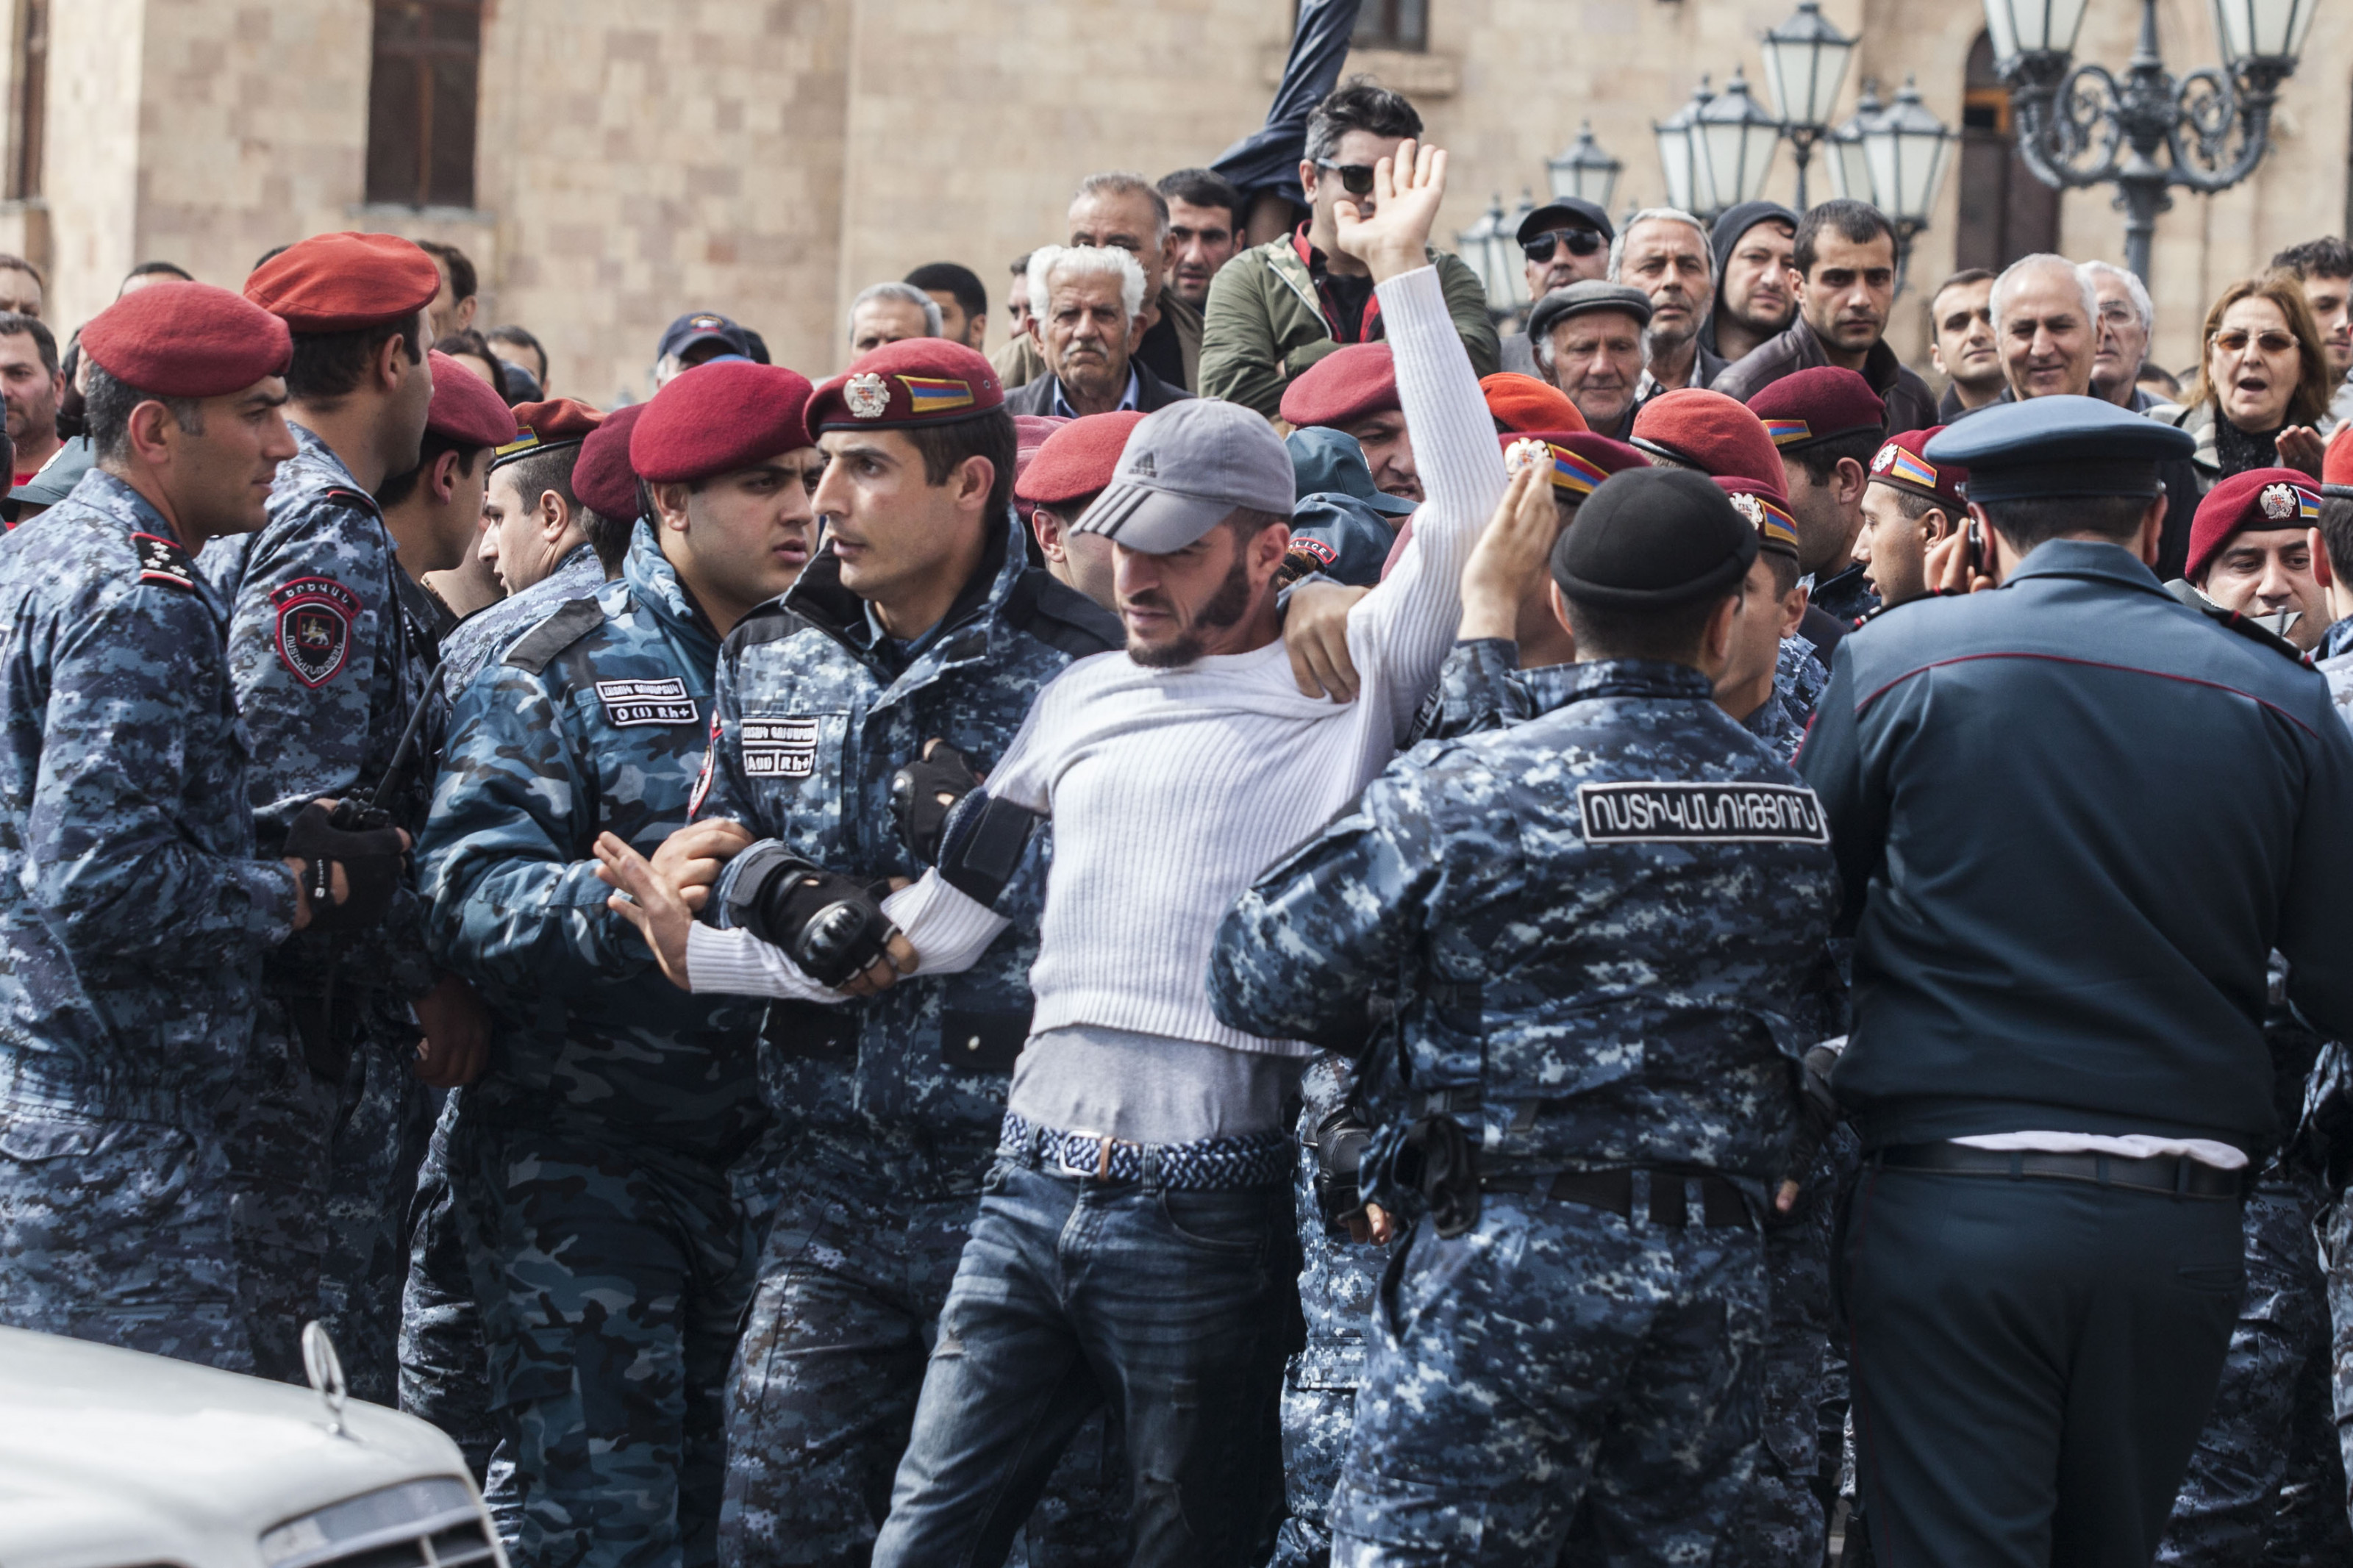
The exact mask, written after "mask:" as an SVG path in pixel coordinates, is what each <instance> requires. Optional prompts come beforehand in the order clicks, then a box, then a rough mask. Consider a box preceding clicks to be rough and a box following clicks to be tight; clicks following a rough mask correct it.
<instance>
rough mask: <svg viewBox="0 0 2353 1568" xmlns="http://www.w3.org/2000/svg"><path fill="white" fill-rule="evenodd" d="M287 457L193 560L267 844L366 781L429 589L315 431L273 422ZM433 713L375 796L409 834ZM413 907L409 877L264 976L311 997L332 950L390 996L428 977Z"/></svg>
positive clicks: (420, 655) (356, 976) (407, 679)
mask: <svg viewBox="0 0 2353 1568" xmlns="http://www.w3.org/2000/svg"><path fill="white" fill-rule="evenodd" d="M288 428H290V429H291V430H292V431H293V433H294V440H295V445H296V447H298V450H297V451H296V453H295V455H294V456H293V457H292V458H289V459H288V460H287V461H286V462H285V463H284V464H282V465H280V468H279V470H278V482H277V484H276V485H274V486H273V487H271V489H270V492H269V521H268V522H267V523H266V524H264V525H263V527H262V529H261V531H259V533H251V534H241V535H238V536H236V537H234V538H230V539H222V540H216V541H215V542H213V543H211V544H209V545H207V546H206V549H205V552H204V554H203V557H202V559H201V561H200V562H199V564H200V565H201V566H202V567H203V569H204V571H205V573H206V575H207V576H209V577H210V578H211V579H212V581H213V584H214V586H215V587H216V588H217V589H219V590H220V592H221V594H222V595H223V596H224V597H226V598H227V599H228V600H229V602H230V605H231V610H232V613H231V618H230V621H229V634H228V663H229V678H230V679H231V680H232V681H233V682H234V684H235V686H236V688H237V712H238V714H239V715H240V716H241V717H242V718H243V719H244V721H245V725H246V729H247V731H248V733H249V734H250V735H251V737H252V740H253V751H254V756H255V757H256V758H257V759H258V760H257V763H256V765H255V766H254V768H253V769H252V772H251V775H250V776H251V784H252V800H253V812H254V816H255V818H256V824H255V826H256V829H257V832H258V835H259V840H260V845H261V849H262V852H263V853H264V854H269V855H274V854H276V853H277V850H278V846H279V845H280V844H281V843H282V842H284V840H285V837H286V829H287V826H288V825H289V824H290V823H291V822H292V821H293V819H294V816H295V814H296V813H298V812H300V811H301V809H302V808H303V807H304V806H305V805H309V804H310V803H311V801H313V800H317V799H319V798H320V797H322V796H333V797H336V798H343V797H346V796H351V795H354V794H356V795H361V796H365V795H369V794H372V793H373V792H374V791H375V789H376V787H377V785H378V784H379V783H380V782H381V781H382V780H383V779H384V777H385V773H386V772H387V771H388V770H389V768H390V765H391V763H392V761H393V753H394V752H395V751H396V750H397V749H398V747H399V745H400V739H401V734H402V731H404V730H406V727H407V724H408V721H409V718H410V716H411V715H412V714H413V713H414V712H415V711H416V710H417V704H418V703H419V702H422V701H425V700H427V694H428V692H429V691H430V690H431V687H432V682H431V679H430V677H431V671H432V668H433V657H434V654H433V638H432V634H431V631H430V629H429V628H430V626H431V624H432V617H431V615H430V613H429V611H430V601H429V600H427V599H426V597H425V595H424V594H423V593H422V591H421V590H419V589H417V586H416V585H415V584H413V583H411V582H410V581H409V579H408V574H406V573H405V572H403V571H402V570H401V569H400V565H399V563H398V562H396V560H395V559H394V549H393V542H392V535H391V534H390V533H388V532H386V531H385V526H384V519H383V514H382V513H381V512H380V511H378V510H377V509H376V504H375V500H373V499H371V498H370V497H369V496H368V495H367V494H366V493H365V492H364V491H363V490H362V489H360V487H359V484H358V481H356V480H354V479H353V478H352V475H351V470H350V469H348V468H344V467H343V460H342V459H341V458H337V457H336V456H335V454H334V452H333V451H332V449H330V448H329V447H328V446H327V444H326V443H325V442H323V441H322V440H320V439H319V437H317V436H315V435H313V434H312V433H311V431H309V430H308V429H305V428H304V427H303V426H301V425H297V424H294V423H293V422H292V421H288ZM440 739H441V737H440V734H439V726H438V725H437V724H435V723H433V722H432V721H431V718H430V717H429V716H428V720H427V724H426V726H425V732H423V733H420V734H419V735H418V737H417V741H416V742H415V743H414V746H413V749H412V751H411V752H410V755H409V757H408V760H407V761H406V763H404V764H403V772H402V774H401V777H400V778H399V780H397V781H396V784H397V787H396V789H395V791H394V793H393V794H392V795H390V796H388V797H387V798H385V800H382V801H380V802H378V803H377V804H379V805H383V806H384V807H385V809H386V810H388V811H389V812H390V813H391V815H392V820H393V823H394V825H395V826H399V827H403V828H406V829H407V830H408V832H409V833H410V834H412V835H414V834H415V833H417V831H418V830H419V829H420V828H422V827H423V826H425V814H426V808H427V805H429V803H430V801H431V798H432V784H433V757H434V755H435V754H436V753H437V752H438V750H439V747H440ZM424 917H425V907H424V902H423V900H421V899H420V898H419V897H418V896H417V892H416V890H415V888H414V885H413V883H412V884H411V885H410V886H409V887H406V888H404V889H402V891H401V892H400V893H399V894H398V895H397V896H396V898H395V899H394V900H393V904H392V908H391V910H390V911H389V912H388V913H387V914H386V915H385V921H384V923H383V925H382V926H380V927H377V928H375V929H373V930H370V931H353V932H346V933H341V934H339V935H332V936H331V935H328V934H323V933H322V934H317V935H307V934H306V935H304V936H301V937H297V938H295V939H294V940H293V941H292V942H288V943H287V944H286V946H285V947H284V948H282V949H280V951H279V952H277V953H276V954H274V955H273V956H272V958H271V960H270V962H269V964H268V966H267V973H268V980H269V988H270V989H271V990H272V991H274V992H280V993H282V994H298V995H312V996H315V995H317V994H319V993H320V992H321V991H322V989H323V987H324V985H325V982H326V976H327V974H328V972H329V970H330V968H331V967H334V966H335V963H336V959H335V955H336V954H337V953H338V952H340V953H341V954H342V958H341V964H340V973H341V976H342V983H343V985H344V986H347V987H351V988H353V989H357V988H359V987H362V986H366V985H375V986H389V987H391V988H393V989H394V990H396V993H397V994H398V996H399V997H400V998H401V999H402V1000H403V1001H404V1002H405V1000H406V998H407V997H410V996H414V995H417V994H419V993H421V992H423V991H424V990H425V989H426V988H427V986H428V985H429V984H431V983H432V973H431V971H430V968H429V966H428V965H427V962H426V955H425V918H424Z"/></svg>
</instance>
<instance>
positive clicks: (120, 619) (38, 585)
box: [0, 283, 401, 1371]
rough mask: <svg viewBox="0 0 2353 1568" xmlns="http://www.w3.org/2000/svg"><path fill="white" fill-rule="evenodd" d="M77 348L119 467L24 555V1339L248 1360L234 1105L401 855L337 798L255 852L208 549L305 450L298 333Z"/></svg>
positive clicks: (15, 1056)
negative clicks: (305, 981) (263, 992)
mask: <svg viewBox="0 0 2353 1568" xmlns="http://www.w3.org/2000/svg"><path fill="white" fill-rule="evenodd" d="M82 352H83V353H84V355H85V356H86V358H85V363H86V365H87V367H88V372H89V385H88V405H89V422H90V437H91V438H92V440H93V441H94V442H95V444H96V449H97V455H98V462H97V466H96V467H95V468H93V469H92V470H91V471H90V472H89V473H88V474H86V475H84V476H83V478H82V480H81V482H80V483H79V485H78V486H77V487H76V488H75V489H74V491H73V493H72V494H71V495H69V497H67V498H66V500H63V501H62V502H60V503H59V504H58V506H57V507H55V508H53V509H52V510H50V511H48V512H47V514H46V515H45V516H43V518H42V519H41V521H40V525H39V526H38V527H37V528H25V529H20V530H18V531H16V532H13V533H11V534H9V535H8V536H7V539H6V542H5V543H0V709H5V713H6V715H7V718H8V723H7V729H6V740H5V745H0V996H5V1006H0V1018H5V1023H0V1322H5V1323H7V1324H9V1325H10V1326H12V1327H16V1328H24V1329H37V1330H41V1331H47V1332H50V1333H60V1334H70V1335H73V1336H75V1337H77V1338H83V1339H92V1340H99V1341H103V1342H109V1343H113V1344H118V1345H122V1346H126V1347H128V1348H131V1349H133V1350H141V1351H148V1352H156V1353H159V1354H164V1355H171V1356H176V1357H179V1358H182V1359H184V1360H188V1361H195V1362H203V1363H209V1364H211V1365H214V1366H218V1367H223V1368H227V1369H229V1370H233V1371H250V1370H252V1367H253V1350H252V1336H251V1334H250V1333H249V1332H248V1323H247V1321H246V1320H245V1316H244V1311H243V1307H242V1303H241V1301H240V1298H239V1292H238V1289H237V1258H236V1253H235V1249H234V1247H233V1243H232V1239H231V1213H230V1204H231V1185H230V1178H229V1167H228V1163H227V1157H226V1154H225V1152H224V1150H223V1146H222V1138H221V1131H222V1129H221V1125H220V1120H219V1110H220V1103H221V1100H222V1096H223V1093H224V1091H225V1090H227V1089H228V1087H229V1086H230V1085H231V1084H232V1083H233V1082H234V1081H236V1079H237V1077H238V1075H239V1073H240V1072H241V1070H242V1069H243V1068H244V1066H245V1064H246V1059H247V1056H248V1051H249V1050H250V1049H251V1047H252V1045H253V1038H254V1019H255V1010H256V1007H257V1005H258V1003H259V988H260V980H261V959H262V955H263V954H264V953H265V952H269V950H271V949H273V948H275V947H276V946H277V945H278V944H279V943H280V942H284V941H285V940H286V939H287V937H288V936H289V934H290V933H291V932H294V931H301V930H303V929H304V928H305V927H306V926H309V927H334V928H339V929H349V928H351V927H353V926H356V925H359V924H361V923H364V922H365V921H371V920H373V919H375V918H377V917H379V916H380V915H381V914H382V912H383V910H384V907H385V901H386V897H387V896H388V893H389V889H390V887H391V885H392V882H393V879H395V877H396V875H397V871H398V865H399V859H398V857H399V854H400V848H401V846H400V842H399V839H398V837H397V836H396V835H392V834H374V835H346V834H341V833H337V832H335V831H334V830H332V828H329V827H328V826H326V823H325V814H324V813H323V812H322V811H319V810H316V809H311V810H307V811H304V812H301V813H298V814H296V820H295V822H294V824H293V826H292V831H291V832H290V833H289V834H287V835H286V836H285V837H284V840H283V842H282V843H281V844H280V846H278V847H279V848H281V849H282V850H284V851H285V857H284V858H282V859H281V858H279V857H278V856H275V855H270V856H264V855H262V854H261V853H259V851H258V850H257V849H256V847H255V844H254V830H253V817H252V812H251V808H250V806H248V804H247V800H246V770H247V766H248V759H249V757H250V754H251V753H250V749H249V742H248V735H247V731H246V729H245V727H244V726H243V725H242V724H240V723H239V722H238V719H237V710H236V705H235V700H234V697H233V693H232V691H231V689H230V682H229V668H228V660H227V656H226V652H225V648H224V640H225V635H226V633H227V626H228V617H229V609H228V605H227V602H226V600H224V599H223V598H222V597H221V596H220V595H217V594H216V592H215V591H214V590H213V588H212V587H211V585H210V584H207V583H206V581H205V580H204V578H203V577H202V576H201V575H199V574H198V573H197V571H196V569H195V559H194V553H195V551H196V550H198V549H201V548H202V547H203V545H204V543H205V542H206V540H207V539H208V538H214V537H218V536H223V535H227V534H232V533H238V532H244V531H251V530H254V529H257V528H259V527H261V526H262V524H263V521H264V511H263V500H264V497H265V496H266V494H267V493H268V489H269V482H270V479H271V478H272V475H273V473H274V471H275V470H276V469H277V468H278V467H279V465H280V462H282V461H283V460H284V459H286V458H290V457H291V456H292V455H293V453H294V441H293V438H292V437H291V436H290V434H289V432H288V431H287V428H286V425H285V420H284V417H283V416H282V415H281V414H280V405H282V404H283V402H284V401H285V384H284V382H283V381H282V380H281V379H280V377H281V375H282V374H284V372H285V369H286V364H287V360H288V358H289V355H290V352H291V351H290V342H289V339H288V336H287V333H286V330H285V328H284V326H283V325H282V324H281V323H280V322H279V321H276V320H274V319H273V318H271V317H270V316H269V315H268V314H267V313H266V312H264V311H262V310H259V309H257V308H256V307H254V306H252V305H250V304H248V303H247V302H246V301H244V300H239V299H238V298H237V296H235V295H233V294H230V293H228V292H227V291H226V290H223V289H214V288H210V287H208V286H206V285H203V284H195V283H171V284H162V285H158V286H157V287H155V288H153V289H144V290H142V291H140V292H137V293H134V294H132V295H130V296H128V297H126V298H125V299H124V300H121V301H118V302H117V303H116V304H114V305H113V306H111V307H110V308H109V309H108V310H105V311H103V312H102V313H100V315H99V316H98V317H96V318H95V319H94V320H92V321H90V323H89V325H88V326H87V327H85V328H84V329H83V332H82ZM338 859H341V860H343V861H344V862H345V863H344V864H343V866H340V867H339V866H337V865H335V864H333V862H334V861H336V860H338ZM321 873H324V881H323V886H322V879H321ZM337 889H342V890H341V891H338V890H337ZM322 893H323V895H324V896H323V897H322Z"/></svg>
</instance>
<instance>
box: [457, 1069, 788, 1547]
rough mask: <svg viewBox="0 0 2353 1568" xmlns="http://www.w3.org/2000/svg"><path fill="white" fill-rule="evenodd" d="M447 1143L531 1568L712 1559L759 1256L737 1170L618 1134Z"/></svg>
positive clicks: (465, 1136)
mask: <svg viewBox="0 0 2353 1568" xmlns="http://www.w3.org/2000/svg"><path fill="white" fill-rule="evenodd" d="M490 1121H491V1119H490V1118H488V1117H477V1116H473V1115H468V1116H465V1117H461V1118H460V1119H459V1121H458V1122H457V1124H456V1126H455V1128H454V1129H453V1131H452V1133H451V1136H450V1138H449V1140H448V1171H449V1182H450V1185H451V1188H452V1191H453V1193H454V1194H455V1197H456V1202H457V1205H458V1206H459V1218H460V1223H461V1224H462V1226H463V1227H464V1230H465V1232H466V1234H467V1237H468V1242H469V1253H470V1261H471V1264H472V1273H473V1280H474V1287H473V1289H474V1299H475V1300H476V1302H477V1303H478V1304H479V1306H480V1315H481V1331H482V1338H483V1342H484V1344H485V1346H486V1347H487V1352H488V1357H489V1367H490V1396H491V1410H492V1412H493V1415H494V1418H495V1420H496V1421H497V1424H498V1433H499V1440H500V1442H501V1443H502V1444H504V1445H505V1446H506V1447H507V1449H508V1451H509V1453H510V1454H511V1455H512V1458H513V1463H514V1477H515V1491H516V1495H517V1501H518V1504H519V1513H518V1514H517V1515H515V1516H513V1517H514V1518H515V1520H516V1522H515V1525H514V1528H515V1535H514V1538H513V1539H512V1541H510V1542H508V1543H507V1546H508V1551H509V1552H510V1553H511V1554H512V1556H514V1557H515V1558H516V1559H517V1560H518V1561H519V1562H522V1563H531V1564H533V1565H534V1568H619V1565H621V1564H627V1565H628V1568H694V1565H698V1564H708V1563H712V1562H713V1561H714V1560H715V1556H716V1551H717V1545H716V1540H717V1529H718V1521H719V1492H720V1484H721V1479H722V1475H723V1469H724V1463H725V1461H724V1448H723V1430H722V1426H723V1413H722V1406H721V1401H720V1388H721V1386H722V1384H723V1380H724V1379H725V1376H726V1371H727V1359H728V1354H729V1352H730V1351H731V1350H732V1348H733V1344H734V1339H735V1329H736V1324H737V1321H738V1319H739V1317H740V1315H741V1313H742V1310H743V1303H744V1283H745V1277H744V1258H745V1256H746V1251H747V1249H746V1247H745V1246H744V1234H743V1229H744V1227H743V1223H742V1219H741V1216H740V1215H739V1214H738V1213H737V1211H736V1208H735V1205H734V1203H733V1199H732V1197H731V1196H730V1194H729V1192H728V1188H727V1182H726V1179H725V1176H724V1174H723V1173H722V1172H721V1171H719V1170H718V1169H716V1168H715V1167H713V1166H712V1165H711V1164H709V1163H706V1162H704V1161H702V1160H701V1159H698V1158H696V1157H694V1156H691V1155H687V1154H681V1153H680V1152H676V1151H673V1150H669V1149H663V1148H659V1147H656V1146H651V1145H648V1144H643V1143H636V1144H629V1143H623V1142H620V1141H619V1140H617V1139H616V1138H615V1137H614V1136H613V1135H612V1133H611V1131H609V1130H608V1129H605V1128H600V1127H591V1128H586V1129H581V1128H570V1129H565V1130H555V1129H550V1128H544V1127H512V1126H499V1125H491V1124H490Z"/></svg>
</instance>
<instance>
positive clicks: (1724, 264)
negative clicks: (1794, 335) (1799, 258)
mask: <svg viewBox="0 0 2353 1568" xmlns="http://www.w3.org/2000/svg"><path fill="white" fill-rule="evenodd" d="M1797 234H1798V215H1797V214H1796V213H1793V212H1791V211H1790V210H1789V209H1788V207H1785V206H1783V205H1781V204H1780V203H1779V202H1743V203H1741V204H1740V205H1738V206H1736V207H1733V208H1730V209H1728V210H1727V211H1726V212H1725V215H1724V216H1722V217H1720V218H1717V219H1716V220H1715V227H1714V228H1712V229H1710V230H1709V231H1708V247H1709V248H1710V249H1711V250H1713V251H1715V314H1713V315H1711V316H1709V317H1708V319H1707V322H1706V324H1705V325H1704V326H1702V327H1701V328H1700V330H1699V346H1700V347H1701V348H1703V349H1704V350H1706V351H1707V352H1708V353H1712V354H1714V355H1715V356H1716V357H1717V358H1718V359H1721V360H1724V361H1725V362H1726V363H1731V362H1733V361H1736V360H1738V359H1741V358H1742V357H1744V356H1745V355H1746V354H1747V353H1748V352H1749V351H1750V350H1752V349H1754V348H1756V347H1757V346H1758V345H1759V344H1761V343H1763V342H1765V341H1766V340H1767V338H1773V337H1778V336H1779V335H1780V334H1781V333H1783V332H1785V331H1788V329H1789V323H1790V322H1792V321H1796V320H1797V318H1798V297H1797V295H1796V293H1795V292H1794V291H1793V290H1792V289H1790V287H1789V258H1790V256H1791V254H1792V252H1793V251H1794V249H1795V247H1796V239H1797Z"/></svg>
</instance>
